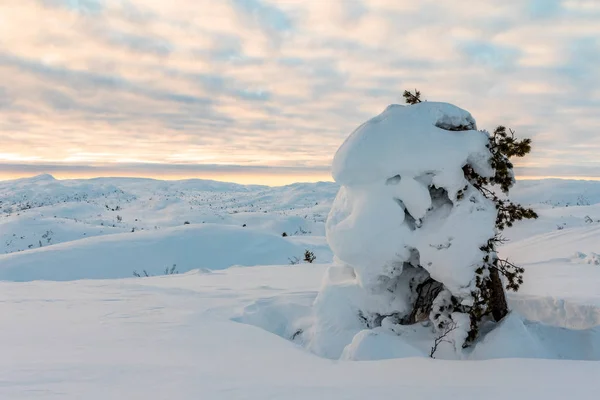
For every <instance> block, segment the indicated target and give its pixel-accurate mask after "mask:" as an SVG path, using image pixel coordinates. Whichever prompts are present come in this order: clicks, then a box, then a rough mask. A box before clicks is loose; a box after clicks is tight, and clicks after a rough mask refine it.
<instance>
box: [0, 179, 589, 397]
mask: <svg viewBox="0 0 600 400" xmlns="http://www.w3.org/2000/svg"><path fill="white" fill-rule="evenodd" d="M337 190H338V186H337V185H336V184H334V183H328V182H322V183H317V184H294V185H289V186H283V187H273V188H271V187H266V186H242V185H235V184H228V183H221V182H211V181H199V180H189V181H176V182H162V181H154V180H147V179H123V178H118V179H108V178H103V179H93V180H73V181H61V180H55V179H54V178H52V177H50V176H48V175H45V176H40V177H36V178H30V179H21V180H18V181H5V182H0V210H1V214H0V240H1V241H0V252H1V253H5V254H2V255H0V281H2V282H0V315H2V316H3V317H4V321H5V323H4V324H3V327H2V329H0V343H2V345H0V352H1V354H2V356H3V357H1V358H0V375H1V376H2V378H1V379H0V398H1V399H4V398H6V399H29V398H44V399H63V398H72V399H78V398H85V399H95V398H97V399H106V398H123V399H138V398H139V399H144V400H148V399H163V398H164V399H166V398H177V399H193V398H207V399H238V398H239V399H242V398H246V399H265V398H273V399H283V398H284V399H306V398H310V399H364V398H367V397H369V398H370V397H382V398H385V397H390V398H391V397H398V396H399V395H400V394H401V395H402V397H404V398H438V397H448V398H461V399H470V398H481V396H482V393H485V397H486V398H489V399H503V400H504V399H506V398H507V397H511V398H515V399H533V398H543V399H563V398H573V399H595V398H596V397H597V392H598V390H599V389H600V383H598V380H597V376H599V374H600V361H598V360H600V330H599V328H598V326H599V325H600V289H599V288H600V265H599V264H600V182H591V181H559V180H541V181H522V182H519V183H518V185H517V186H516V188H515V189H514V190H513V192H512V193H511V198H513V199H515V200H516V201H520V202H522V203H524V204H531V205H534V207H535V208H536V210H537V211H538V213H539V214H540V218H539V219H538V220H536V221H528V222H523V223H518V224H516V225H515V226H514V227H513V228H511V229H509V230H507V231H506V232H505V236H506V237H507V238H509V239H510V241H509V242H508V243H507V244H505V245H504V246H503V247H502V248H501V249H500V251H501V253H502V255H503V256H505V257H508V258H509V259H510V260H512V261H514V262H516V263H518V264H520V265H523V266H524V267H525V268H526V272H525V283H524V285H523V286H522V288H521V290H520V291H519V292H518V293H515V294H511V295H510V298H509V301H510V302H511V305H512V307H513V309H514V310H515V311H514V313H513V314H512V315H511V316H510V317H509V319H507V320H506V321H505V323H504V325H503V326H501V327H500V328H498V329H496V330H495V331H494V332H493V335H491V334H490V335H488V336H487V337H485V338H484V340H483V341H482V342H481V343H480V344H478V346H477V347H476V348H475V349H473V351H472V352H471V353H469V354H470V355H469V357H470V359H472V360H480V361H477V362H456V361H443V360H431V359H428V358H427V357H426V354H423V352H424V350H428V348H429V347H430V346H431V344H430V343H420V344H419V343H413V344H414V347H411V348H407V346H406V344H405V342H404V341H402V340H398V339H397V338H396V337H394V336H390V335H388V336H385V335H383V334H382V333H378V332H376V331H375V332H373V333H372V336H371V337H368V338H366V340H363V341H362V342H361V344H360V346H358V345H356V344H355V345H353V344H352V343H341V345H342V347H344V346H345V347H346V348H345V351H344V357H343V358H344V359H343V360H335V361H332V360H329V359H325V358H321V357H318V356H316V355H314V354H313V353H311V352H310V351H309V350H307V349H305V348H303V345H304V343H302V341H301V340H300V337H301V335H299V333H298V332H299V331H300V330H302V329H306V327H309V326H310V323H311V320H310V318H311V305H312V303H313V301H314V299H315V296H316V295H317V293H318V291H319V288H320V286H321V283H322V281H323V277H324V275H325V274H326V270H327V267H328V266H329V265H330V264H329V263H331V262H332V253H331V251H330V249H329V247H328V246H327V243H326V240H325V237H324V231H325V228H324V221H325V219H326V217H327V213H328V211H329V208H330V206H331V202H332V200H333V198H334V196H335V194H336V192H337ZM567 205H568V206H567ZM284 232H285V233H286V235H285V236H284V235H283V233H284ZM305 250H309V251H313V252H314V254H315V255H316V261H315V263H313V264H308V263H305V262H302V261H301V259H302V258H303V253H304V251H305ZM296 259H298V260H299V261H300V263H299V264H297V265H290V260H291V261H293V262H295V260H296ZM174 264H175V265H176V271H177V272H179V274H176V275H168V276H162V275H163V273H164V270H165V269H166V268H171V267H172V265H174ZM144 270H146V271H147V272H148V273H149V275H155V276H152V277H149V278H145V277H140V278H138V277H134V276H133V272H134V271H136V272H138V273H140V274H142V275H143V271H144ZM82 279H83V280H82ZM59 281H63V282H59ZM65 281H66V282H65ZM339 301H345V300H344V299H342V298H340V299H339ZM402 334H403V335H406V336H408V337H410V332H404V333H402ZM350 339H351V338H350ZM574 344H575V345H574ZM419 346H421V347H419ZM425 352H426V351H425ZM523 354H526V355H527V357H529V358H531V359H523V358H510V357H517V356H519V357H522V356H523ZM407 356H412V357H413V358H405V357H407ZM423 356H424V357H423ZM414 357H417V358H414ZM506 357H509V358H508V359H498V358H506ZM382 358H395V359H388V360H382ZM367 359H369V360H377V361H370V362H354V361H351V360H367ZM547 359H559V360H560V361H556V360H547ZM582 360H596V361H591V362H590V361H582ZM257 365H260V368H257ZM399 371H400V373H399ZM432 377H435V378H434V379H432ZM498 377H501V379H499V378H498ZM499 385H500V386H499ZM465 388H468V389H469V390H465Z"/></svg>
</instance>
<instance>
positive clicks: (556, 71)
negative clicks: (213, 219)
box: [0, 0, 600, 183]
mask: <svg viewBox="0 0 600 400" xmlns="http://www.w3.org/2000/svg"><path fill="white" fill-rule="evenodd" d="M599 66H600V1H597V0H565V1H555V0H531V1H522V0H509V1H501V2H500V1H495V0H485V1H459V0H456V1H449V0H447V1H439V0H438V1H414V0H411V1H397V0H370V1H367V0H364V1H359V0H212V1H211V0H2V1H1V2H0V139H1V141H0V179H2V178H6V177H17V176H26V175H31V174H34V173H41V172H50V173H55V174H57V175H58V176H61V175H62V176H65V177H67V176H97V175H121V176H123V175H130V176H132V175H135V176H155V177H158V178H160V177H167V178H176V177H191V176H198V177H217V178H223V179H227V176H231V177H236V176H237V178H236V179H237V180H244V181H253V179H252V178H247V179H246V178H244V179H241V178H239V177H240V176H244V177H248V176H256V177H257V178H256V179H254V181H255V182H256V183H269V182H268V181H269V179H270V178H269V176H277V177H279V178H277V179H279V180H277V179H275V178H273V179H274V180H273V181H272V182H276V183H280V181H282V182H283V181H285V180H286V179H287V180H288V181H294V180H310V179H312V178H311V177H314V178H315V179H326V178H327V176H328V166H329V164H330V162H331V158H332V156H333V153H334V152H335V150H336V148H337V147H338V146H339V144H340V143H341V142H342V140H343V139H344V138H345V137H346V136H347V135H348V134H349V133H350V132H351V131H352V130H353V129H354V128H355V127H356V126H358V125H359V124H360V123H362V122H363V121H365V120H366V119H368V118H370V117H372V116H374V115H376V114H378V113H379V112H381V111H382V110H383V109H384V108H385V107H386V106H387V105H388V104H390V103H400V102H402V96H401V95H402V91H403V90H404V89H407V88H409V89H412V88H415V87H416V88H418V89H419V90H421V91H422V92H423V93H424V97H425V98H427V99H428V100H436V101H448V102H452V103H454V104H457V105H459V106H461V107H463V108H465V109H467V110H469V111H471V112H472V114H473V115H474V116H475V118H476V119H477V121H478V125H479V127H480V128H488V129H493V128H494V127H495V126H496V125H498V124H505V125H507V126H510V127H512V128H514V129H515V130H516V131H517V134H519V135H522V136H529V137H532V138H533V140H534V151H533V152H532V154H531V155H530V156H529V157H528V159H526V160H525V161H524V163H523V164H522V165H521V166H520V168H519V169H518V173H519V174H520V175H522V176H530V177H531V176H577V177H600V161H599V160H598V157H597V154H599V153H600V134H599V130H600V83H599V82H600V68H599ZM267 167H269V168H267ZM258 177H260V178H258ZM281 177H289V179H288V178H281ZM236 179H233V180H236ZM230 180H231V179H230Z"/></svg>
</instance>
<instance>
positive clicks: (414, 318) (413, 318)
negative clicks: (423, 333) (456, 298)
mask: <svg viewBox="0 0 600 400" xmlns="http://www.w3.org/2000/svg"><path fill="white" fill-rule="evenodd" d="M443 288H444V285H442V284H441V283H440V282H438V281H436V280H434V279H432V278H427V280H426V281H425V282H423V283H421V284H420V285H419V286H417V299H416V300H415V303H414V304H413V309H412V312H411V313H410V314H409V315H408V316H407V317H406V318H404V319H403V320H402V322H401V323H402V324H403V325H412V324H416V323H417V322H421V321H425V320H426V319H428V318H429V313H430V312H431V308H432V306H433V301H434V300H435V298H436V297H437V295H438V294H439V293H440V292H441V291H442V289H443Z"/></svg>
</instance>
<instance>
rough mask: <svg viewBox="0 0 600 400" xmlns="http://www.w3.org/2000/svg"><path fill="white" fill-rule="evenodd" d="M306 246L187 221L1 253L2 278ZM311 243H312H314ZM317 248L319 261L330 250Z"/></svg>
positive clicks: (154, 266) (80, 274)
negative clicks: (141, 230) (177, 225)
mask: <svg viewBox="0 0 600 400" xmlns="http://www.w3.org/2000/svg"><path fill="white" fill-rule="evenodd" d="M305 248H306V246H305V245H304V243H299V244H298V243H295V242H293V241H290V240H286V238H282V237H281V236H280V235H274V234H269V233H266V232H262V231H252V230H248V229H245V228H242V227H235V226H228V225H214V224H202V225H187V226H182V227H177V228H168V229H163V230H159V231H143V232H136V233H121V234H113V235H107V236H96V237H92V238H88V239H81V240H76V241H73V242H67V243H60V244H57V245H53V246H48V247H43V248H40V249H35V250H29V251H24V252H18V253H11V254H5V255H0V280H7V281H32V280H56V281H64V280H76V279H110V278H125V277H131V276H132V273H133V271H134V270H135V271H137V272H142V270H146V271H147V272H148V273H149V274H151V275H160V274H162V273H163V272H164V270H165V268H167V267H171V266H172V265H173V264H175V265H176V269H177V271H179V272H186V271H189V270H192V269H197V268H208V269H224V268H228V267H230V266H232V265H241V266H253V265H267V264H279V265H280V264H287V263H288V258H289V257H294V256H296V257H301V256H302V254H303V253H304V250H305ZM309 248H311V247H309ZM311 249H312V250H315V252H316V254H317V257H318V261H327V254H328V253H329V251H328V250H327V249H326V248H323V247H322V246H321V247H320V248H311Z"/></svg>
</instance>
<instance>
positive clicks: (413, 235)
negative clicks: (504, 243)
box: [326, 102, 495, 294]
mask: <svg viewBox="0 0 600 400" xmlns="http://www.w3.org/2000/svg"><path fill="white" fill-rule="evenodd" d="M451 128H453V129H451ZM469 128H471V130H459V129H469ZM474 129H475V121H474V120H473V117H471V115H470V114H469V113H468V112H466V111H465V110H462V109H460V108H458V107H455V106H453V105H450V104H445V103H433V102H427V103H420V104H417V105H414V106H409V107H404V106H398V105H392V106H389V107H388V108H387V109H386V110H385V111H384V112H383V113H382V114H380V115H379V116H377V117H375V118H373V119H371V120H370V121H368V122H366V123H365V124H363V125H361V126H360V127H359V128H358V129H357V130H356V131H354V132H353V133H352V134H351V135H350V136H349V137H348V139H347V140H346V141H345V142H344V143H343V144H342V146H341V147H340V149H339V150H338V152H337V153H336V155H335V158H334V161H333V177H334V179H335V180H336V181H337V182H338V183H340V184H342V188H341V189H340V191H339V193H338V195H337V197H336V199H335V201H334V204H333V206H332V209H331V211H330V214H329V218H328V220H327V225H326V229H327V239H328V242H329V244H330V246H331V248H332V250H333V252H334V254H335V255H336V256H337V257H338V258H339V259H340V260H341V261H342V262H343V263H346V264H348V265H350V266H352V267H353V268H354V269H355V270H356V273H357V275H358V278H359V280H360V282H361V284H362V285H363V286H365V287H369V288H373V287H374V286H376V285H378V284H380V283H381V279H382V277H384V278H386V277H387V278H390V277H393V276H396V275H399V274H401V273H402V269H403V263H405V262H408V261H409V260H410V259H411V257H415V256H417V257H418V258H419V260H418V261H420V262H419V264H420V265H422V266H423V267H425V268H426V269H427V271H428V272H429V273H430V274H431V276H432V278H434V279H435V280H437V281H439V282H443V283H444V285H445V286H446V287H447V288H448V289H449V290H450V291H451V292H452V293H454V294H458V293H461V292H462V293H468V292H469V290H470V289H469V287H470V286H471V283H472V282H471V281H472V279H473V270H474V269H475V267H476V265H478V264H480V262H481V259H482V253H481V251H480V250H479V248H480V247H481V246H482V245H484V244H485V243H486V241H487V239H488V238H490V237H492V236H493V235H494V221H495V208H494V205H493V204H492V202H491V201H489V200H487V199H485V198H483V196H482V195H481V194H480V193H479V192H478V191H477V190H475V189H474V188H473V187H472V186H470V185H469V184H468V182H467V181H466V179H465V178H464V174H463V171H462V168H463V166H464V165H466V164H469V165H471V166H472V167H473V168H474V169H475V170H476V171H477V172H478V173H479V174H480V175H482V176H490V175H491V174H492V173H493V171H492V170H491V168H490V166H489V163H488V159H489V156H490V154H489V151H488V149H487V147H486V144H487V143H488V134H487V133H485V132H480V131H477V130H474ZM459 198H465V199H468V201H458V200H459ZM459 266H460V267H459Z"/></svg>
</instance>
